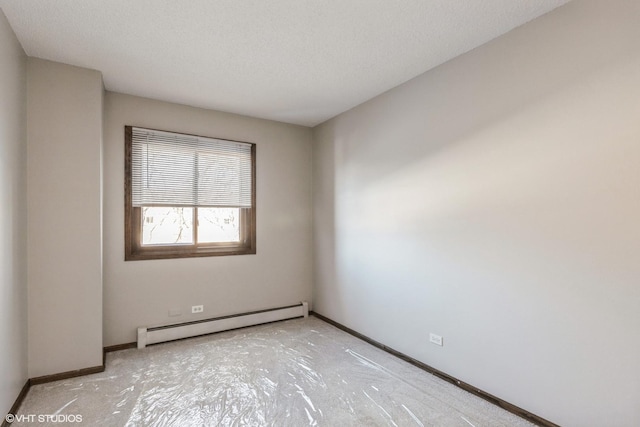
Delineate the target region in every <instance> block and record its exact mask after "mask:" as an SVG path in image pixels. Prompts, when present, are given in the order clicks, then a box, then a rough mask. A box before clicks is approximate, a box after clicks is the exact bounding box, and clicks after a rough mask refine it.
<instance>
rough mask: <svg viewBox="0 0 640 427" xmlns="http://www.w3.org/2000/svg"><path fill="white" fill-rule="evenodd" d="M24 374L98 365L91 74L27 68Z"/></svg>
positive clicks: (98, 244) (43, 64) (98, 120)
mask: <svg viewBox="0 0 640 427" xmlns="http://www.w3.org/2000/svg"><path fill="white" fill-rule="evenodd" d="M27 74H28V80H27V110H28V123H27V140H28V144H27V147H28V148H27V150H28V151H27V156H28V159H27V163H28V166H27V177H28V178H27V182H28V184H27V186H28V191H27V193H28V196H27V200H28V244H27V247H28V249H27V250H28V288H29V291H28V300H29V376H30V377H37V376H41V375H50V374H56V373H60V372H65V371H70V370H76V369H82V368H88V367H94V366H98V365H101V364H102V252H101V251H102V241H101V232H102V224H101V211H100V208H101V198H102V194H101V191H100V188H101V165H102V159H101V145H102V97H103V85H102V76H101V74H100V73H99V72H98V71H93V70H87V69H84V68H77V67H72V66H69V65H64V64H60V63H56V62H49V61H44V60H41V59H36V58H29V60H28V72H27Z"/></svg>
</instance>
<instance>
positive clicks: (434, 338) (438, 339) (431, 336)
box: [429, 334, 443, 347]
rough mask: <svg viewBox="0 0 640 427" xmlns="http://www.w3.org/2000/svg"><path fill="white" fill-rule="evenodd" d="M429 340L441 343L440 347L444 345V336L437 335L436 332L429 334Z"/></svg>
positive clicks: (437, 343) (436, 343)
mask: <svg viewBox="0 0 640 427" xmlns="http://www.w3.org/2000/svg"><path fill="white" fill-rule="evenodd" d="M429 341H430V342H432V343H433V344H435V345H439V346H440V347H442V345H443V344H442V337H441V336H440V335H436V334H429Z"/></svg>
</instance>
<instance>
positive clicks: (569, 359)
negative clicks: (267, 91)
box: [313, 0, 640, 426]
mask: <svg viewBox="0 0 640 427" xmlns="http://www.w3.org/2000/svg"><path fill="white" fill-rule="evenodd" d="M639 22H640V3H638V2H637V1H631V0H626V1H611V2H602V1H574V2H571V3H569V4H568V5H566V6H564V7H561V8H559V9H557V10H556V11H554V12H551V13H550V14H548V15H546V16H543V17H541V18H539V19H537V20H535V21H533V22H531V23H529V24H527V25H525V26H523V27H520V28H518V29H516V30H514V31H512V32H510V33H508V34H506V35H505V36H503V37H500V38H498V39H496V40H494V41H492V42H490V43H489V44H487V45H484V46H482V47H480V48H477V49H475V50H473V51H471V52H469V53H467V54H465V55H463V56H461V57H459V58H457V59H454V60H452V61H450V62H448V63H446V64H444V65H442V66H440V67H438V68H436V69H434V70H432V71H430V72H427V73H426V74H424V75H422V76H419V77H418V78H416V79H414V80H412V81H410V82H408V83H406V84H404V85H402V86H400V87H397V88H395V89H393V90H391V91H389V92H387V93H385V94H383V95H381V96H379V97H377V98H375V99H373V100H371V101H369V102H367V103H365V104H363V105H361V106H359V107H356V108H354V109H353V110H351V111H348V112H346V113H344V114H342V115H340V116H338V117H336V118H334V119H332V120H331V121H329V122H327V123H325V124H323V125H321V126H320V127H318V128H316V129H315V138H316V141H315V144H314V153H313V155H314V218H315V235H314V237H315V254H316V255H315V263H316V264H315V268H316V275H315V280H316V282H315V288H314V309H315V310H317V311H318V312H319V313H321V314H324V315H326V316H328V317H330V318H333V319H335V320H336V321H338V322H341V323H343V324H345V325H347V326H349V327H351V328H353V329H355V330H357V331H359V332H362V333H364V334H366V335H368V336H370V337H371V338H373V339H375V340H378V341H380V342H382V343H385V344H387V345H389V346H391V347H393V348H395V349H397V350H399V351H402V352H404V353H406V354H408V355H410V356H412V357H414V358H417V359H419V360H421V361H423V362H425V363H427V364H429V365H431V366H433V367H435V368H437V369H440V370H442V371H445V372H447V373H449V374H451V375H454V376H456V377H458V378H459V379H461V380H464V381H466V382H468V383H471V384H473V385H475V386H477V387H479V388H481V389H483V390H485V391H487V392H489V393H492V394H494V395H496V396H498V397H501V398H503V399H505V400H507V401H509V402H511V403H514V404H516V405H519V406H521V407H523V408H525V409H527V410H529V411H531V412H533V413H536V414H538V415H540V416H542V417H545V418H548V419H550V420H551V421H554V422H556V423H559V424H561V425H566V426H604V425H610V426H637V425H640V405H639V404H638V402H640V363H639V362H638V361H640V340H639V339H638V337H640V286H639V284H640V222H639V221H640V25H638V23H639ZM429 332H434V333H437V334H440V335H442V336H444V347H438V346H435V345H432V344H429Z"/></svg>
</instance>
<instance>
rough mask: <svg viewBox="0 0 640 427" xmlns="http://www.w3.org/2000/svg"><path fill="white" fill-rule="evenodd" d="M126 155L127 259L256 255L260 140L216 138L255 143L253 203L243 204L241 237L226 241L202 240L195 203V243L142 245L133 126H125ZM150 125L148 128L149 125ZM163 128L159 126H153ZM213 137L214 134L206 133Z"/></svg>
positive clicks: (252, 180) (125, 255) (125, 243)
mask: <svg viewBox="0 0 640 427" xmlns="http://www.w3.org/2000/svg"><path fill="white" fill-rule="evenodd" d="M124 129H125V131H124V140H125V156H124V163H125V164H124V170H125V173H124V175H125V176H124V259H125V261H137V260H148V259H171V258H192V257H206V256H224V255H252V254H255V253H256V144H254V143H249V142H244V141H233V140H229V139H223V138H214V139H219V140H224V141H232V142H242V143H244V144H250V145H251V178H252V179H251V207H250V208H240V241H239V242H225V243H198V240H197V233H198V225H197V207H196V206H193V233H194V243H193V244H179V245H177V244H176V245H148V246H145V245H142V208H141V207H134V206H133V203H132V201H133V197H132V179H131V173H132V163H131V161H132V139H133V138H132V129H133V126H125V128H124ZM145 129H148V128H145ZM151 130H159V129H151ZM161 132H171V133H177V134H181V135H189V136H196V137H202V138H205V137H203V136H201V135H192V134H185V133H183V132H172V131H161ZM206 138H212V137H206Z"/></svg>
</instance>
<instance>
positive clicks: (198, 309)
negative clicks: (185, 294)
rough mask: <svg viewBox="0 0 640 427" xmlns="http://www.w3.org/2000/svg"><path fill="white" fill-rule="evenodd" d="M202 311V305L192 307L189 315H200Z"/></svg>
mask: <svg viewBox="0 0 640 427" xmlns="http://www.w3.org/2000/svg"><path fill="white" fill-rule="evenodd" d="M203 311H204V305H192V306H191V313H202V312H203Z"/></svg>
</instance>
